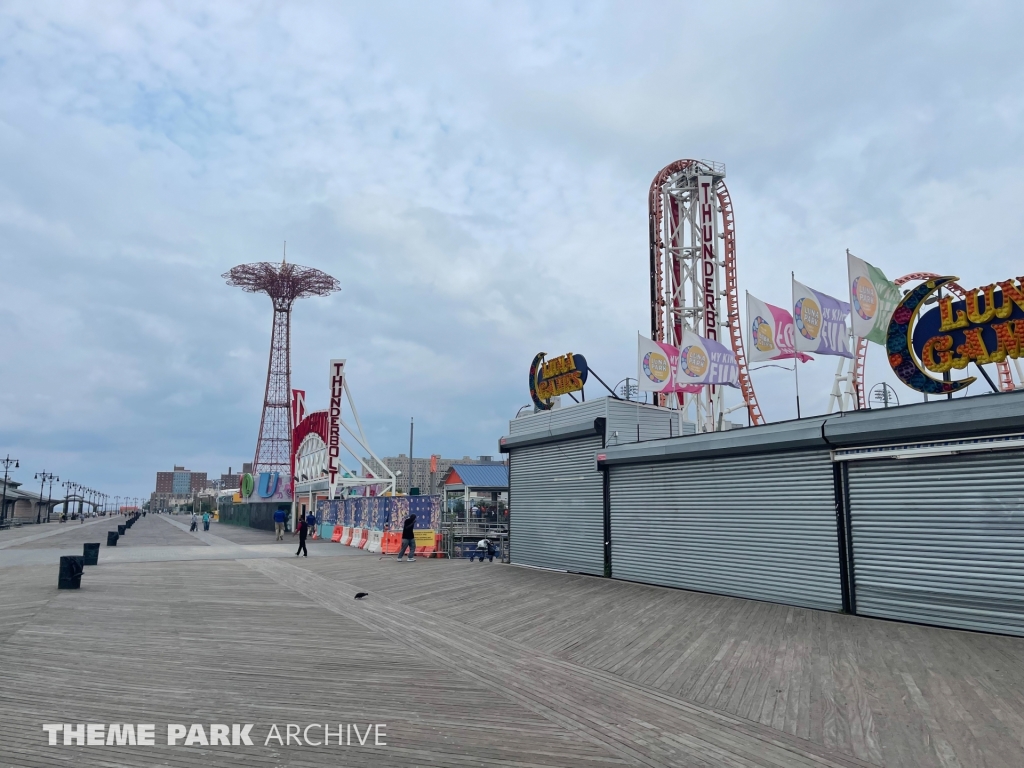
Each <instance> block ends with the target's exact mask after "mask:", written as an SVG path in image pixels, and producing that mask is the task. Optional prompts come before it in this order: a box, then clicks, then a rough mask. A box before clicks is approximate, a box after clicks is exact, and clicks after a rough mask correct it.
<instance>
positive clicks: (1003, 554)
mask: <svg viewBox="0 0 1024 768" xmlns="http://www.w3.org/2000/svg"><path fill="white" fill-rule="evenodd" d="M1022 470H1024V452H1021V451H1016V450H1014V451H997V452H991V453H975V454H959V455H947V456H936V457H930V458H920V459H877V460H872V461H860V462H857V461H854V462H850V465H849V473H848V478H849V480H848V485H849V496H850V508H849V515H850V528H851V533H852V543H853V574H854V584H855V586H856V593H855V594H856V604H857V613H859V614H862V615H865V616H879V617H883V618H888V619H899V620H902V621H915V622H920V623H925V624H937V625H940V626H946V627H958V628H961V629H974V630H982V631H986V632H1002V633H1005V634H1012V635H1024V488H1022V486H1021V480H1020V479H1021V471H1022Z"/></svg>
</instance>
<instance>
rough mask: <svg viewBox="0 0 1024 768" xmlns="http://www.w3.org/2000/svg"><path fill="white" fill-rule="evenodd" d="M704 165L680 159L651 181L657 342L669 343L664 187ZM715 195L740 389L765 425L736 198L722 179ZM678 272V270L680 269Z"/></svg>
mask: <svg viewBox="0 0 1024 768" xmlns="http://www.w3.org/2000/svg"><path fill="white" fill-rule="evenodd" d="M701 165H702V163H701V162H700V161H697V160H677V161H676V162H674V163H672V164H671V165H667V166H665V167H664V168H662V169H661V170H660V171H659V172H658V174H657V175H656V176H655V177H654V181H652V182H651V189H650V193H649V196H648V223H649V226H650V258H651V338H653V339H654V340H655V341H662V342H664V341H668V339H667V338H666V328H665V315H666V311H665V310H666V307H665V296H664V279H665V276H664V274H663V271H664V267H663V263H664V260H665V259H664V254H665V250H666V246H665V243H664V240H663V238H662V232H663V217H664V210H663V200H662V187H663V186H664V185H665V184H666V183H667V182H668V181H669V179H671V178H672V177H673V176H675V175H676V174H678V173H681V172H693V171H695V169H696V168H699V167H700V166H701ZM715 195H716V196H717V198H718V203H719V207H720V209H721V214H722V232H721V236H722V239H723V243H724V249H723V251H724V266H725V291H724V296H725V302H726V316H727V318H728V328H729V338H730V340H731V341H732V351H733V352H734V353H735V355H736V363H737V365H738V366H739V382H740V390H741V392H742V393H743V400H744V402H745V403H746V406H747V411H748V413H749V414H750V423H751V424H752V425H755V426H756V425H757V424H764V423H765V420H764V416H762V415H761V408H760V406H758V404H757V395H756V394H754V384H753V382H752V381H751V380H750V373H749V371H748V370H747V357H746V354H745V353H744V350H743V323H742V321H741V319H740V301H739V286H738V284H737V279H736V217H735V214H734V212H733V208H732V198H731V197H729V190H728V188H727V187H726V186H725V181H724V179H719V181H718V183H717V184H716V185H715ZM677 269H678V267H677ZM673 303H674V304H675V306H674V307H673V309H674V310H679V309H681V308H682V307H681V302H680V300H679V298H678V296H677V295H675V296H674V298H673Z"/></svg>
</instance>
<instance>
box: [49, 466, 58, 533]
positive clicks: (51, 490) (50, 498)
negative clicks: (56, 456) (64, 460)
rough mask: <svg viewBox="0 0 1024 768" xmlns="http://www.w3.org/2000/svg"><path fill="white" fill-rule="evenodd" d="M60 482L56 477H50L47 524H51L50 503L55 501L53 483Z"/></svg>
mask: <svg viewBox="0 0 1024 768" xmlns="http://www.w3.org/2000/svg"><path fill="white" fill-rule="evenodd" d="M54 480H56V481H57V482H58V483H59V482H60V478H59V477H57V476H56V475H52V474H51V475H50V485H49V486H48V487H47V489H46V522H50V502H51V501H52V500H53V481H54Z"/></svg>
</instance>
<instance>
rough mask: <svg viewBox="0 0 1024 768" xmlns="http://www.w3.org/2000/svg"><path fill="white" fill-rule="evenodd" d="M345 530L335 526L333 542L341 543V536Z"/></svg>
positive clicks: (332, 535) (332, 534)
mask: <svg viewBox="0 0 1024 768" xmlns="http://www.w3.org/2000/svg"><path fill="white" fill-rule="evenodd" d="M343 530H344V529H343V528H342V526H340V525H336V526H334V531H333V532H332V533H331V541H339V542H340V541H341V534H342V531H343Z"/></svg>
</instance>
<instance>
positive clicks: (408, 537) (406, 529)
mask: <svg viewBox="0 0 1024 768" xmlns="http://www.w3.org/2000/svg"><path fill="white" fill-rule="evenodd" d="M414 525H416V515H409V516H408V517H407V518H405V523H403V524H402V548H401V549H400V550H398V562H402V556H403V555H404V554H405V550H407V549H408V550H409V562H410V563H411V562H412V561H413V560H415V559H416V534H415V533H413V526H414Z"/></svg>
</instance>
